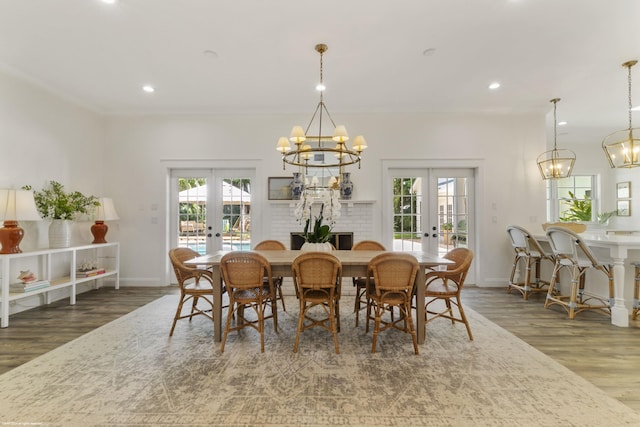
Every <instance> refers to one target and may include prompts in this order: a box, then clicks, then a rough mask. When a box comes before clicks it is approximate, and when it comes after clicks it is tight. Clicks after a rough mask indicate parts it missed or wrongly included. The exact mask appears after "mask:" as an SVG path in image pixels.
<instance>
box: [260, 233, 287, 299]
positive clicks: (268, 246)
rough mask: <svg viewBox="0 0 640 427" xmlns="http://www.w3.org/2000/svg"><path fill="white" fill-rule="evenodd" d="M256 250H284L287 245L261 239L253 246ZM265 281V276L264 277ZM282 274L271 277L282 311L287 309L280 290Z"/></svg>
mask: <svg viewBox="0 0 640 427" xmlns="http://www.w3.org/2000/svg"><path fill="white" fill-rule="evenodd" d="M253 249H254V250H256V251H284V250H286V249H287V247H286V246H285V245H284V243H282V242H281V241H279V240H263V241H261V242H259V243H258V244H256V245H255V246H254V248H253ZM264 280H265V283H266V281H267V278H266V277H265V279H264ZM283 280H284V279H283V278H282V276H279V277H274V278H273V286H274V287H275V289H276V299H279V300H280V303H281V304H282V311H287V307H286V306H285V305H284V293H283V292H282V282H283Z"/></svg>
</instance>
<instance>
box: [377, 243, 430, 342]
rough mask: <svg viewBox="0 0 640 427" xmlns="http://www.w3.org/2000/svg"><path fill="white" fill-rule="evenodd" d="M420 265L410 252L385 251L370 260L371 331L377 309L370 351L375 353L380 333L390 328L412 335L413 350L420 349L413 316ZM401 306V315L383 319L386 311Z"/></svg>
mask: <svg viewBox="0 0 640 427" xmlns="http://www.w3.org/2000/svg"><path fill="white" fill-rule="evenodd" d="M419 268H420V265H419V264H418V260H417V259H416V258H415V257H414V256H412V255H410V254H407V253H402V252H386V253H383V254H380V255H376V256H375V257H373V258H372V259H371V261H369V266H368V268H367V271H369V274H368V275H367V278H366V279H365V280H366V282H367V286H366V288H365V289H366V297H367V332H368V331H369V320H371V318H372V316H371V311H372V310H374V311H375V313H374V316H373V319H374V325H373V342H372V345H371V353H375V352H376V343H377V340H378V334H379V333H380V332H382V331H385V330H387V329H398V330H400V331H403V332H406V333H409V334H411V338H412V339H413V350H414V352H415V354H419V352H418V337H417V335H416V331H415V329H414V326H413V318H412V317H411V299H412V298H413V290H414V287H415V280H416V275H417V274H418V269H419ZM394 307H398V309H399V310H400V317H399V318H398V319H397V320H394V319H393V317H392V318H391V320H390V321H385V320H383V319H382V315H383V314H384V313H385V312H386V311H392V312H393V308H394Z"/></svg>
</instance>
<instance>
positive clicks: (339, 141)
mask: <svg viewBox="0 0 640 427" xmlns="http://www.w3.org/2000/svg"><path fill="white" fill-rule="evenodd" d="M315 50H316V51H317V52H318V53H320V83H319V84H318V85H317V86H316V89H317V90H318V91H319V92H320V102H318V105H317V106H316V110H315V112H314V113H313V116H312V117H311V121H310V122H309V124H308V125H307V128H306V130H305V129H303V128H302V126H294V127H293V129H291V134H290V135H289V138H288V139H287V138H286V137H284V136H283V137H280V139H279V140H278V143H277V145H276V150H278V151H279V152H280V153H281V154H282V169H286V165H287V164H289V165H293V166H298V167H299V170H300V171H302V170H303V169H304V171H305V174H306V173H308V169H309V168H323V169H322V170H329V171H330V172H329V173H330V174H331V175H332V176H331V178H333V179H331V178H329V179H330V182H329V183H327V184H326V185H323V184H324V182H322V183H318V187H325V188H336V185H337V182H338V181H339V179H340V177H341V176H342V173H343V172H344V167H345V166H349V165H355V164H357V165H358V168H359V167H360V160H361V158H360V155H361V153H362V151H363V150H364V149H365V148H367V143H366V141H365V139H364V137H363V136H362V135H358V136H356V137H355V139H354V140H353V146H352V148H348V147H347V141H348V140H349V135H348V133H347V130H346V128H345V126H344V125H338V126H336V124H335V123H334V121H333V119H332V118H331V115H330V114H329V111H328V110H327V107H326V105H325V103H324V99H323V92H324V89H325V86H324V81H323V68H322V65H323V63H322V59H323V54H324V53H325V52H326V51H327V45H325V44H318V45H316V46H315ZM325 114H326V116H327V117H328V118H329V120H330V122H331V125H332V126H333V134H332V135H331V136H329V135H324V134H323V132H322V124H323V123H322V122H323V118H324V115H325ZM316 119H318V128H317V129H318V130H317V135H312V134H310V129H311V126H312V124H313V123H314V121H315V120H316ZM290 142H293V143H294V144H295V148H293V149H292V147H291V144H290ZM333 144H335V146H333ZM329 168H333V169H332V170H331V169H329ZM336 172H337V173H338V177H335V176H333V173H336Z"/></svg>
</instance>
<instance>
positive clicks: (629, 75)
mask: <svg viewBox="0 0 640 427" xmlns="http://www.w3.org/2000/svg"><path fill="white" fill-rule="evenodd" d="M632 62H633V61H632ZM632 62H629V63H628V65H627V69H628V70H629V74H628V76H627V82H628V85H629V129H631V128H632V127H633V126H632V125H631V115H632V112H631V109H632V108H633V104H632V103H631V67H633V66H634V65H635V63H632Z"/></svg>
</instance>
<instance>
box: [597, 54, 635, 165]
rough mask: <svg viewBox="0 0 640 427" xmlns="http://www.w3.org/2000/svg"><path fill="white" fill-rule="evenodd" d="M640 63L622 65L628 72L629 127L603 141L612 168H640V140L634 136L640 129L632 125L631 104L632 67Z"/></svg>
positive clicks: (632, 62)
mask: <svg viewBox="0 0 640 427" xmlns="http://www.w3.org/2000/svg"><path fill="white" fill-rule="evenodd" d="M637 63H638V61H635V60H633V61H627V62H625V63H624V64H622V66H623V67H625V68H626V69H627V70H628V77H627V81H628V86H629V95H628V101H629V104H628V110H627V111H628V114H629V127H628V128H627V129H623V130H619V131H616V132H614V133H612V134H610V135H607V137H605V139H604V140H603V141H602V149H603V150H604V152H605V154H606V155H607V160H609V165H610V166H611V167H612V168H635V167H638V166H640V159H639V156H638V155H639V154H640V140H638V139H637V138H635V137H634V136H633V132H634V131H636V133H637V132H638V131H639V129H637V128H636V129H634V128H633V125H632V124H631V114H632V112H633V111H632V108H633V104H632V103H631V67H633V66H634V65H636V64H637Z"/></svg>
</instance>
